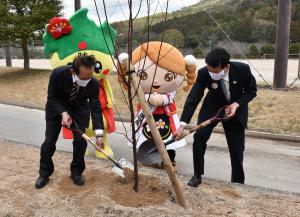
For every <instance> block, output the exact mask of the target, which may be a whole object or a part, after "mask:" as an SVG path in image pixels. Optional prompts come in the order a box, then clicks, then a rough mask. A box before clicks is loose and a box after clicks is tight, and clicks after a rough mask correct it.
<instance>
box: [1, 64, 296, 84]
mask: <svg viewBox="0 0 300 217" xmlns="http://www.w3.org/2000/svg"><path fill="white" fill-rule="evenodd" d="M237 61H241V62H245V63H247V64H249V62H247V61H245V60H240V59H239V60H237ZM249 61H250V64H251V65H250V67H251V71H252V73H253V75H254V76H255V78H256V80H257V81H258V82H260V83H264V81H263V79H262V78H261V77H260V76H259V74H258V73H257V72H259V73H260V74H261V75H262V76H263V78H264V79H265V80H266V81H267V82H268V83H269V84H272V83H273V73H274V59H250V60H249ZM5 64H6V63H5V60H4V59H0V66H5ZM12 65H13V66H14V67H23V60H22V59H13V60H12ZM204 65H205V61H204V59H198V60H197V67H198V68H201V67H203V66H204ZM298 65H299V60H297V59H289V62H288V75H287V82H288V85H289V84H291V83H292V82H293V81H294V80H295V78H297V76H298ZM30 66H31V67H32V68H38V69H50V68H51V67H50V61H49V60H48V59H32V60H30ZM295 84H296V85H300V80H297V81H296V82H295Z"/></svg>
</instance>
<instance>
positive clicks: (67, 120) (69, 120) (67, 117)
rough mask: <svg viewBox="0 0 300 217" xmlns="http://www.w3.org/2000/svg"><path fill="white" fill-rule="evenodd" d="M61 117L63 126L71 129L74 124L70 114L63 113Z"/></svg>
mask: <svg viewBox="0 0 300 217" xmlns="http://www.w3.org/2000/svg"><path fill="white" fill-rule="evenodd" d="M61 116H62V120H61V125H62V126H66V127H69V128H70V127H71V124H72V118H71V117H70V115H69V114H68V112H63V113H62V114H61Z"/></svg>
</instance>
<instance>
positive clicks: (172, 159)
mask: <svg viewBox="0 0 300 217" xmlns="http://www.w3.org/2000/svg"><path fill="white" fill-rule="evenodd" d="M167 152H168V155H169V158H170V160H171V162H175V157H176V151H175V150H173V149H170V150H167Z"/></svg>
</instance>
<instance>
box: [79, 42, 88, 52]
mask: <svg viewBox="0 0 300 217" xmlns="http://www.w3.org/2000/svg"><path fill="white" fill-rule="evenodd" d="M86 47H87V44H86V42H85V41H81V42H79V43H78V48H79V49H80V50H85V49H86Z"/></svg>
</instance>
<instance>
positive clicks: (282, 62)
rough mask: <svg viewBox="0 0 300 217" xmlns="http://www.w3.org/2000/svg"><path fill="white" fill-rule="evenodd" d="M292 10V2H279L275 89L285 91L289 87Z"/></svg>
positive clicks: (285, 0)
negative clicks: (288, 72)
mask: <svg viewBox="0 0 300 217" xmlns="http://www.w3.org/2000/svg"><path fill="white" fill-rule="evenodd" d="M291 8H292V0H278V14H277V32H276V54H275V64H274V79H273V88H274V89H283V88H286V85H287V67H288V55H289V38H290V24H291Z"/></svg>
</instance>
